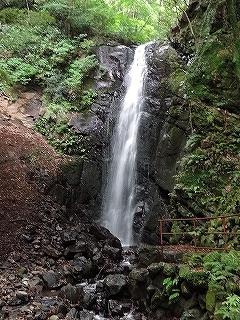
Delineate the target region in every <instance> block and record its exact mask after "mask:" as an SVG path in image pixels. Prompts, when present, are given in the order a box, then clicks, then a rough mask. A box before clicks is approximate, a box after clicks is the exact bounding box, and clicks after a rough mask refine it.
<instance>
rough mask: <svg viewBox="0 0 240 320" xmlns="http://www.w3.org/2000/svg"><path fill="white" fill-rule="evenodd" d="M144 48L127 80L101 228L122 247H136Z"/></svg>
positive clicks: (139, 51)
mask: <svg viewBox="0 0 240 320" xmlns="http://www.w3.org/2000/svg"><path fill="white" fill-rule="evenodd" d="M145 48H146V44H145V45H141V46H139V47H138V48H137V49H136V51H135V55H134V60H133V63H132V65H131V67H130V70H129V72H128V74H127V76H126V78H125V80H124V81H125V83H126V87H127V89H126V93H125V96H124V98H123V100H122V102H121V105H120V110H119V115H118V119H117V122H116V126H115V129H114V134H113V139H112V144H111V154H110V158H111V161H110V165H109V169H108V176H107V185H106V190H105V194H104V203H103V214H102V225H103V226H105V227H106V228H108V229H109V230H110V231H111V232H112V233H113V234H114V235H115V236H116V237H118V238H119V239H120V240H121V241H122V244H123V245H131V244H133V233H132V226H133V219H134V213H135V206H136V202H135V191H136V190H135V188H136V156H137V136H138V128H139V124H140V118H141V110H142V105H143V100H144V97H143V91H144V77H145V74H146V69H147V66H146V54H145Z"/></svg>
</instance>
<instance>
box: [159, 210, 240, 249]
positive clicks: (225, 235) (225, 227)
mask: <svg viewBox="0 0 240 320" xmlns="http://www.w3.org/2000/svg"><path fill="white" fill-rule="evenodd" d="M239 215H240V214H233V215H227V216H216V217H200V218H186V219H183V218H181V219H180V218H178V219H176V218H173V219H170V218H168V219H160V220H159V222H160V244H161V247H162V254H163V235H173V234H175V235H189V232H163V223H164V222H174V221H191V222H193V230H194V248H195V249H197V248H198V249H209V250H225V251H226V250H227V237H228V235H239V236H240V233H239V232H227V222H226V218H234V217H239ZM212 219H221V220H222V226H223V231H222V232H204V234H216V235H220V234H221V235H223V238H224V248H216V247H197V235H196V222H198V221H201V220H212Z"/></svg>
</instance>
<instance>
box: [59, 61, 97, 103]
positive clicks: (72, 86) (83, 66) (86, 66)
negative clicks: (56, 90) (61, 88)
mask: <svg viewBox="0 0 240 320" xmlns="http://www.w3.org/2000/svg"><path fill="white" fill-rule="evenodd" d="M97 65H98V61H97V60H96V58H95V56H94V55H90V56H87V57H85V58H82V59H77V60H74V61H73V62H72V63H71V64H70V66H69V68H68V69H67V75H66V80H65V83H66V85H67V87H68V93H69V99H70V101H76V100H78V99H79V97H80V95H81V92H82V90H83V80H84V79H85V78H86V77H87V76H88V75H89V73H90V71H92V70H93V69H94V68H95V67H96V66H97ZM85 97H86V95H85ZM83 99H84V98H83ZM85 99H86V98H85Z"/></svg>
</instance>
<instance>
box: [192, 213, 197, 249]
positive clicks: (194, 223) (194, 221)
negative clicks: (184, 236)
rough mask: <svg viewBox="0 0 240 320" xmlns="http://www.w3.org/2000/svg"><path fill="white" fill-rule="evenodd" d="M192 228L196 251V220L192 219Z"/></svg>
mask: <svg viewBox="0 0 240 320" xmlns="http://www.w3.org/2000/svg"><path fill="white" fill-rule="evenodd" d="M193 227H194V248H195V251H196V249H197V236H196V218H193Z"/></svg>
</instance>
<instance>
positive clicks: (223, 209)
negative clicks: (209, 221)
mask: <svg viewBox="0 0 240 320" xmlns="http://www.w3.org/2000/svg"><path fill="white" fill-rule="evenodd" d="M192 122H193V125H194V126H195V127H197V128H199V129H198V131H197V132H196V133H195V134H194V135H193V136H191V137H190V139H189V141H188V142H187V145H186V155H185V156H184V157H183V158H182V160H181V167H182V170H181V172H180V174H179V175H178V176H177V177H176V178H177V179H176V180H177V184H176V186H175V191H176V193H177V194H178V193H182V194H184V197H187V198H188V199H189V201H188V207H189V208H191V210H192V211H193V213H194V214H195V215H196V216H199V215H209V214H211V215H212V214H215V215H227V214H234V213H237V210H238V209H237V208H238V205H239V201H240V196H239V195H240V193H239V192H240V191H239V187H238V186H239V181H240V180H239V177H240V176H239V171H240V167H239V161H238V150H239V145H240V144H239V124H238V120H237V119H236V118H235V117H232V116H231V114H228V113H224V112H222V111H221V110H217V109H214V108H211V107H208V106H205V105H201V104H196V105H193V106H192ZM222 128H224V129H222ZM233 128H234V129H233Z"/></svg>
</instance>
